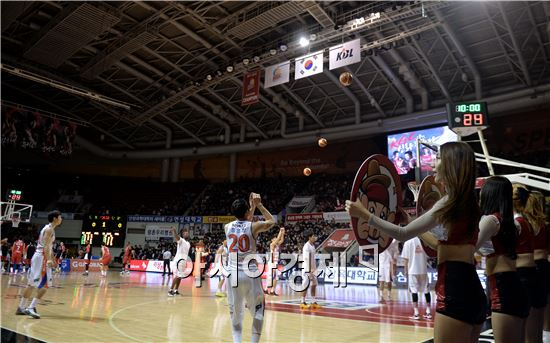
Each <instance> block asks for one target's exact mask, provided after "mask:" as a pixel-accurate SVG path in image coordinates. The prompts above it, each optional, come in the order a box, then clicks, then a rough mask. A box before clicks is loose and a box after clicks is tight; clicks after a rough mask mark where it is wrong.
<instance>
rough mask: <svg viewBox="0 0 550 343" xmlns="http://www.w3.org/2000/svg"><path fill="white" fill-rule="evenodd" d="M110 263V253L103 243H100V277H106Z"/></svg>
mask: <svg viewBox="0 0 550 343" xmlns="http://www.w3.org/2000/svg"><path fill="white" fill-rule="evenodd" d="M110 262H111V252H110V251H109V248H108V247H107V245H105V242H103V243H101V260H100V262H99V265H100V266H101V276H107V270H108V269H109V263H110Z"/></svg>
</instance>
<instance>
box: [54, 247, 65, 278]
mask: <svg viewBox="0 0 550 343" xmlns="http://www.w3.org/2000/svg"><path fill="white" fill-rule="evenodd" d="M66 251H67V247H65V244H64V243H63V242H60V243H59V246H58V247H57V251H56V253H55V258H56V259H57V268H56V270H55V271H56V272H58V273H59V272H60V271H61V262H62V260H63V258H65V254H66Z"/></svg>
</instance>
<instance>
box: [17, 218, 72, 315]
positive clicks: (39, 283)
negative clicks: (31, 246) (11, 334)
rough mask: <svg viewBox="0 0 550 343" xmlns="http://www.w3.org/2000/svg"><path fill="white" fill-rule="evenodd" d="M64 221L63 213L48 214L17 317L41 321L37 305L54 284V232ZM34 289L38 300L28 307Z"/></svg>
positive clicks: (34, 299) (34, 300) (39, 237)
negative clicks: (28, 317) (27, 317)
mask: <svg viewBox="0 0 550 343" xmlns="http://www.w3.org/2000/svg"><path fill="white" fill-rule="evenodd" d="M62 221H63V219H62V218H61V212H59V211H52V212H50V213H48V222H49V224H47V225H45V226H44V227H43V228H42V230H41V231H40V235H39V236H38V245H37V246H36V251H35V253H34V255H33V257H32V260H31V269H30V270H29V273H28V276H27V278H28V284H27V288H25V290H24V291H23V296H22V297H21V302H20V303H19V307H17V311H16V312H15V314H16V315H24V314H28V315H30V316H31V317H33V318H36V319H40V315H39V314H38V312H36V304H38V300H40V299H42V297H43V296H44V294H46V290H47V289H48V284H51V282H52V268H53V266H54V265H55V256H54V254H53V249H52V246H53V242H54V241H55V232H54V230H55V228H56V227H58V226H59V225H61V222H62ZM34 288H37V289H38V292H37V295H36V298H33V299H32V301H31V303H30V305H29V306H28V307H27V303H28V299H30V297H31V295H32V291H33V289H34Z"/></svg>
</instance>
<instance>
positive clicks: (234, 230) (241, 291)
mask: <svg viewBox="0 0 550 343" xmlns="http://www.w3.org/2000/svg"><path fill="white" fill-rule="evenodd" d="M250 200H252V201H251V202H252V205H253V206H254V208H256V207H257V208H258V209H259V210H260V212H261V213H262V215H263V216H264V218H265V221H257V222H253V223H252V222H251V221H250V220H249V219H248V218H252V217H251V216H253V215H254V213H251V208H250V205H249V203H247V201H246V200H244V199H236V200H235V201H233V204H232V205H231V213H232V214H233V215H234V216H235V217H236V218H237V220H235V221H233V222H231V223H228V224H226V225H225V228H224V229H225V235H226V237H227V244H228V250H229V267H230V271H231V273H230V275H229V281H230V284H235V282H236V284H237V285H238V286H237V287H229V288H228V299H227V300H228V303H229V314H230V315H231V322H232V331H233V342H242V334H243V328H242V324H243V311H244V302H245V301H246V304H247V308H248V310H249V311H250V314H251V315H252V338H251V341H252V343H257V342H259V341H260V336H261V334H262V326H263V321H264V310H265V299H264V292H263V289H262V281H261V279H260V278H250V277H249V276H248V275H246V273H245V268H246V267H248V270H250V271H251V272H255V271H257V264H256V260H255V259H252V260H250V263H248V264H247V266H244V263H243V262H244V261H245V259H246V258H247V256H249V255H253V254H255V253H256V240H257V238H258V234H259V233H261V232H265V231H268V230H269V229H270V228H271V227H272V226H273V225H275V221H274V220H273V216H272V215H271V213H269V211H268V210H267V209H266V208H265V207H264V206H263V205H262V199H261V197H260V195H259V194H256V193H252V194H251V199H250Z"/></svg>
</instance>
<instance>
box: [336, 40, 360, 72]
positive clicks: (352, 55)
mask: <svg viewBox="0 0 550 343" xmlns="http://www.w3.org/2000/svg"><path fill="white" fill-rule="evenodd" d="M358 62H361V40H360V39H355V40H352V41H350V42H346V43H343V44H338V45H335V46H331V47H330V48H329V62H328V65H329V69H330V70H332V69H336V68H340V67H343V66H347V65H350V64H354V63H358Z"/></svg>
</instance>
